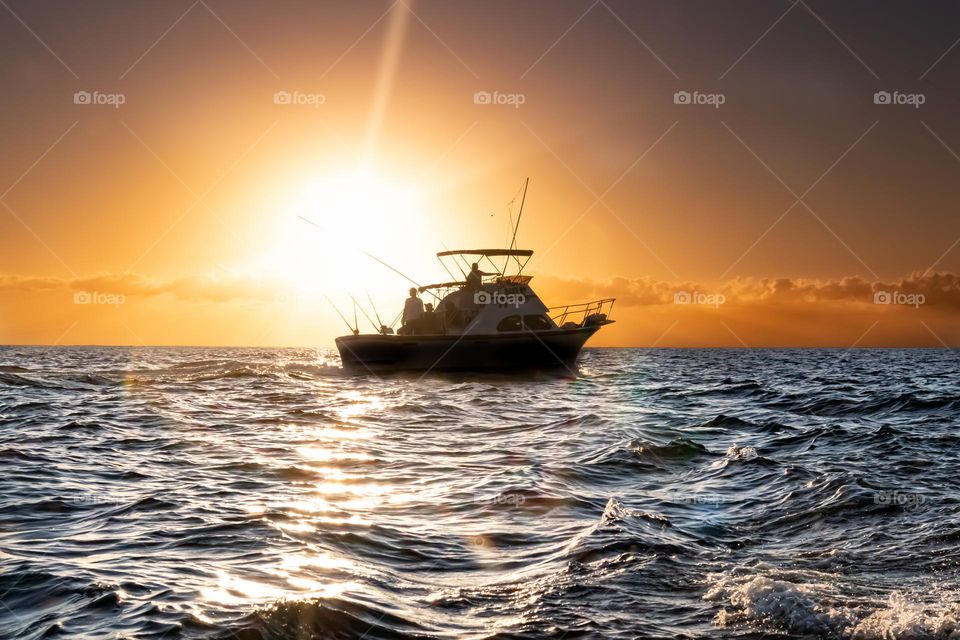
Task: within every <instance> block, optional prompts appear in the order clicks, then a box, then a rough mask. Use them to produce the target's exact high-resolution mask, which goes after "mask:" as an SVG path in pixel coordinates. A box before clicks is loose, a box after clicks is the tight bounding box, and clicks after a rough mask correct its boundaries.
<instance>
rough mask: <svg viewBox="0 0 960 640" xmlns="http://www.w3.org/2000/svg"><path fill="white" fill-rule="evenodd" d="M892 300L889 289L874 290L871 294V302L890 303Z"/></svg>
mask: <svg viewBox="0 0 960 640" xmlns="http://www.w3.org/2000/svg"><path fill="white" fill-rule="evenodd" d="M892 302H893V298H892V297H891V296H890V292H889V291H876V292H874V294H873V304H890V303H892Z"/></svg>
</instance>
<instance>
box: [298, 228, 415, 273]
mask: <svg viewBox="0 0 960 640" xmlns="http://www.w3.org/2000/svg"><path fill="white" fill-rule="evenodd" d="M297 217H298V218H300V219H301V220H303V221H304V222H306V223H308V224H311V225H313V226H314V227H316V228H317V229H320V230H321V231H324V228H323V227H321V226H320V225H318V224H317V223H316V222H314V221H313V220H309V219H307V218H304V217H303V216H297ZM354 248H355V249H356V250H357V251H359V252H360V253H362V254H363V255H365V256H367V257H368V258H370V259H372V260H376V261H377V262H379V263H380V264H382V265H383V266H385V267H386V268H387V269H390V271H393V272H394V273H396V274H397V275H398V276H401V277H403V278H404V279H405V280H408V281H410V282H411V283H413V284H414V285H415V286H416V287H417V288H419V287H420V283H419V282H417V281H416V280H414V279H413V278H411V277H410V276H408V275H407V274H405V273H403V272H402V271H400V270H399V269H395V268H394V267H391V266H390V265H389V264H387V263H386V262H384V261H383V260H381V259H380V258H378V257H377V256H375V255H373V254H372V253H370V252H369V251H364V250H363V249H361V248H360V247H354Z"/></svg>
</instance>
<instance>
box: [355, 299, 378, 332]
mask: <svg viewBox="0 0 960 640" xmlns="http://www.w3.org/2000/svg"><path fill="white" fill-rule="evenodd" d="M347 295H348V296H350V299H351V300H353V313H354V316H356V313H357V306H359V307H360V311H361V312H362V313H363V317H364V318H366V319H367V320H368V321H369V322H370V324H373V319H371V318H370V316H368V315H367V311H366V309H364V308H363V305H360V304H359V303H358V302H357V299H356V298H354V297H353V294H352V293H350V292H349V291H347ZM373 330H374V331H376V332H377V333H380V327H379V326H377V325H375V324H373Z"/></svg>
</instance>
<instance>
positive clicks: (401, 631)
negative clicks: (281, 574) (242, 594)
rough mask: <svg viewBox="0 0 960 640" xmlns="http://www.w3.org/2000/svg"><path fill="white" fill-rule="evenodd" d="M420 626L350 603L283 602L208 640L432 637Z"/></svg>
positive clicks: (341, 600) (344, 639) (371, 608)
mask: <svg viewBox="0 0 960 640" xmlns="http://www.w3.org/2000/svg"><path fill="white" fill-rule="evenodd" d="M426 631H427V630H426V629H425V628H424V627H423V626H421V625H420V624H418V623H416V622H413V621H411V620H407V619H406V618H403V617H400V616H399V615H397V614H394V613H391V612H390V611H388V610H381V609H379V608H374V607H372V606H369V605H363V604H359V603H356V602H351V601H348V600H343V599H338V598H330V599H325V600H293V601H280V602H278V603H276V604H274V605H272V606H270V607H267V608H264V609H261V610H258V611H255V612H253V613H251V614H249V615H247V616H246V617H245V618H243V619H242V620H239V621H237V622H236V623H232V624H230V625H229V628H228V629H226V630H224V631H222V632H217V633H214V634H212V635H210V636H208V637H209V638H210V639H211V640H233V639H235V640H301V639H302V638H307V637H313V638H324V639H327V638H329V639H333V640H340V639H343V640H348V639H352V640H356V638H368V639H370V640H377V639H382V640H407V639H416V638H427V637H429V636H428V635H427V633H426Z"/></svg>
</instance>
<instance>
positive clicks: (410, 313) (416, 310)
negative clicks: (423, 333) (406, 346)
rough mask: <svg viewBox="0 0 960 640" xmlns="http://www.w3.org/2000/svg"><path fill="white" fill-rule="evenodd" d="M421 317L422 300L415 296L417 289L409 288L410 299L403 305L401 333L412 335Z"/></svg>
mask: <svg viewBox="0 0 960 640" xmlns="http://www.w3.org/2000/svg"><path fill="white" fill-rule="evenodd" d="M422 317H423V300H421V299H420V297H419V296H418V295H417V288H416V287H410V297H409V298H407V299H406V301H404V303H403V318H402V319H401V323H402V324H403V326H402V327H401V328H400V332H402V333H407V334H409V333H413V332H414V329H415V328H416V325H417V323H418V322H419V320H420V318H422Z"/></svg>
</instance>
